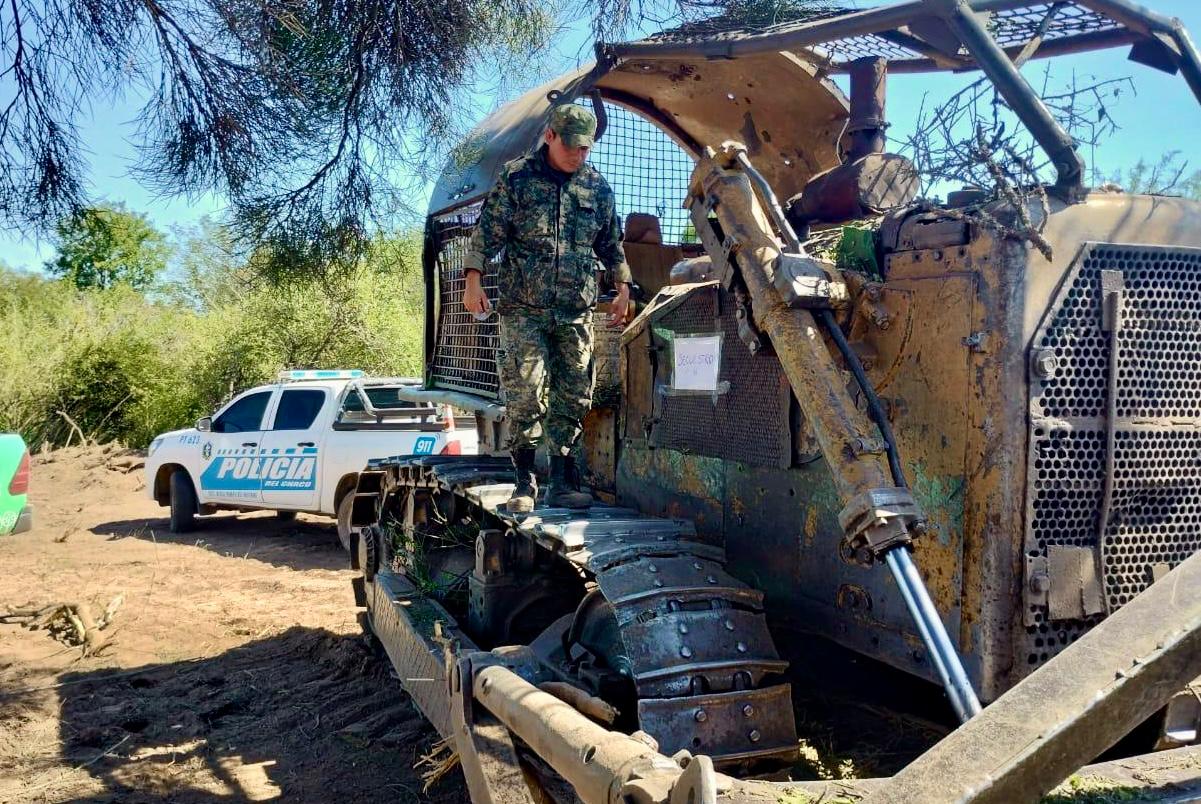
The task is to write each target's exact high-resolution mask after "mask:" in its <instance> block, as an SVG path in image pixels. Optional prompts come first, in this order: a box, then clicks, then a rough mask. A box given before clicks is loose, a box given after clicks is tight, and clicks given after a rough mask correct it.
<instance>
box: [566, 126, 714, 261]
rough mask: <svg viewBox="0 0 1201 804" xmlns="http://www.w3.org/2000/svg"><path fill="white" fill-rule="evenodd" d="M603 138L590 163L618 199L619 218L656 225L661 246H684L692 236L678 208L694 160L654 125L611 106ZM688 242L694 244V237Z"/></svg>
mask: <svg viewBox="0 0 1201 804" xmlns="http://www.w3.org/2000/svg"><path fill="white" fill-rule="evenodd" d="M605 115H606V116H607V117H608V119H609V124H608V127H607V128H606V129H605V133H604V136H603V137H601V138H600V140H599V141H598V142H597V143H596V147H595V148H593V149H592V155H591V156H589V157H588V161H589V162H590V163H591V164H592V165H593V166H594V167H596V169H597V170H599V171H600V172H601V175H603V176H604V177H605V179H606V180H608V182H609V186H610V187H612V188H613V193H614V195H615V196H616V197H617V214H618V216H619V218H620V219H621V222H622V225H623V226H624V225H625V219H626V216H627V215H629V214H630V213H631V212H646V213H649V214H651V215H654V216H655V217H657V218H658V219H659V227H660V229H661V230H662V232H663V242H664V243H666V244H670V245H674V244H678V243H682V242H685V239H684V238H685V235H686V233H687V232H691V228H690V226H689V220H688V211H687V210H686V209H684V208H683V207H682V206H681V205H682V204H683V202H684V196H685V195H686V193H687V190H688V178H689V176H691V175H692V167H693V162H692V157H691V156H689V155H688V153H687V152H686V151H684V150H683V149H682V148H680V146H678V145H676V143H675V141H674V140H672V139H671V137H668V136H667V135H666V134H664V133H663V132H662V131H661V130H660V129H658V128H656V127H655V125H654V124H652V123H649V122H647V121H646V120H645V119H644V118H642V117H639V116H638V115H636V114H634V113H633V112H631V111H629V110H627V109H624V108H622V107H620V106H617V105H615V104H612V103H606V104H605ZM689 242H696V237H695V235H693V236H692V237H691V239H690V241H689Z"/></svg>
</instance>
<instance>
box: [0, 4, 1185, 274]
mask: <svg viewBox="0 0 1201 804" xmlns="http://www.w3.org/2000/svg"><path fill="white" fill-rule="evenodd" d="M1145 4H1146V5H1147V6H1149V7H1150V8H1152V9H1154V10H1155V11H1158V12H1160V13H1162V14H1167V15H1169V16H1176V17H1179V18H1180V19H1181V20H1183V21H1184V23H1185V25H1186V26H1187V27H1188V28H1189V30H1190V31H1191V32H1192V34H1193V38H1194V41H1199V38H1201V4H1198V3H1195V2H1189V1H1188V0H1147V2H1146V3H1145ZM850 5H855V6H859V7H865V6H870V5H875V3H862V2H860V3H851V4H850ZM567 33H568V35H567V37H565V39H564V42H563V44H562V45H561V47H560V48H559V54H558V55H557V56H556V57H552V58H549V59H548V60H547V63H546V64H545V65H544V69H543V70H542V71H541V72H540V73H538V74H531V75H529V76H528V80H527V81H525V82H524V83H525V86H522V85H520V84H517V85H511V86H510V87H509V90H510V91H512V92H518V91H521V90H523V89H525V88H526V87H527V86H535V85H537V84H540V83H542V82H544V81H546V80H548V79H550V78H552V77H554V75H556V74H558V73H560V72H563V71H564V70H566V69H568V68H570V67H572V66H574V64H575V63H576V61H577V58H578V56H579V55H580V54H581V53H582V54H583V57H584V58H585V59H587V58H590V51H589V49H588V48H587V47H586V46H585V47H582V46H583V45H585V43H586V40H587V30H586V26H585V25H584V24H583V23H581V22H577V23H576V24H575V26H574V27H573V28H571V29H569V30H568V32H567ZM1047 64H1051V65H1052V73H1051V81H1052V84H1053V85H1057V86H1063V85H1064V84H1065V83H1066V82H1067V81H1068V80H1070V78H1071V76H1072V72H1073V71H1075V73H1076V75H1077V76H1078V77H1079V79H1080V81H1081V82H1082V83H1091V81H1093V80H1105V79H1114V78H1121V77H1123V76H1130V77H1131V78H1133V79H1134V90H1133V91H1124V92H1123V94H1122V97H1120V98H1119V99H1117V100H1116V102H1115V103H1113V104H1112V107H1111V110H1110V111H1111V114H1112V116H1113V117H1114V118H1115V120H1116V121H1117V123H1118V125H1119V126H1120V130H1119V131H1118V132H1117V133H1115V134H1114V135H1112V136H1111V137H1110V138H1109V139H1108V140H1107V141H1106V142H1105V143H1104V144H1103V146H1102V147H1101V148H1100V149H1099V151H1098V154H1097V164H1098V166H1099V167H1100V169H1101V170H1102V172H1103V173H1105V174H1106V175H1108V174H1110V173H1113V172H1115V171H1117V170H1120V169H1122V168H1125V167H1128V166H1130V165H1133V164H1134V163H1135V162H1137V161H1138V159H1139V158H1140V157H1141V158H1145V159H1147V160H1149V161H1154V160H1156V159H1158V157H1159V156H1160V155H1161V154H1163V153H1164V152H1167V151H1174V150H1175V151H1180V152H1181V153H1182V154H1183V156H1184V157H1185V158H1186V159H1188V160H1189V162H1190V165H1192V166H1195V167H1198V168H1201V151H1199V150H1198V149H1197V148H1196V146H1195V144H1194V143H1195V142H1196V138H1197V133H1196V132H1198V131H1201V104H1198V102H1197V101H1196V99H1195V98H1194V97H1193V96H1192V93H1191V92H1190V91H1189V89H1188V87H1187V86H1186V84H1185V83H1184V80H1183V79H1182V78H1181V77H1180V76H1178V75H1177V76H1170V75H1167V74H1164V73H1160V72H1158V71H1156V70H1152V69H1150V68H1147V67H1143V66H1141V65H1138V64H1134V63H1132V62H1129V61H1126V58H1125V49H1115V50H1108V51H1102V52H1100V53H1093V54H1085V55H1081V56H1071V57H1065V58H1061V59H1057V60H1054V61H1050V62H1046V61H1036V62H1032V63H1031V64H1030V65H1028V67H1027V68H1026V73H1027V75H1028V76H1029V77H1030V78H1031V80H1032V81H1036V82H1041V80H1042V75H1043V70H1044V68H1045V65H1047ZM977 76H978V73H976V74H971V75H968V76H955V75H943V74H937V75H923V76H904V75H897V76H892V77H890V79H889V97H888V113H889V118H890V119H891V121H892V129H891V133H892V134H893V135H894V137H895V136H900V135H902V134H903V132H905V131H906V130H908V129H909V128H910V126H911V125H912V123H913V120H914V118H915V116H916V114H917V110H918V108H919V107H920V105H921V103H922V99H923V96H924V95H926V94H927V93H928V95H929V98H930V100H931V101H936V100H938V99H939V98H940V97H945V96H946V95H947V94H949V93H951V92H953V91H955V90H956V89H958V88H960V87H962V86H964V85H965V84H967V83H969V82H970V81H971V80H973V79H974V78H975V77H977ZM476 100H477V102H478V105H479V106H480V107H481V108H482V109H487V108H490V107H494V106H495V105H497V104H499V103H501V102H503V101H504V100H505V98H501V97H496V96H494V95H491V94H488V93H477V94H476ZM140 105H141V103H140V99H139V98H136V97H126V98H124V99H122V100H120V101H118V102H116V103H113V104H108V105H105V106H103V107H100V108H94V109H92V110H91V112H92V114H91V117H90V118H89V119H86V120H84V121H82V132H81V133H82V141H83V142H84V143H85V144H86V145H87V147H88V151H89V155H90V162H91V175H90V180H91V192H92V194H93V197H94V198H96V199H107V200H110V201H122V202H124V203H125V204H126V206H127V207H128V208H129V209H131V210H133V211H137V212H142V213H144V214H146V215H147V216H148V217H149V218H150V220H151V222H152V223H153V224H154V225H155V226H157V227H158V228H160V229H163V230H170V229H171V228H173V227H176V226H190V225H193V224H195V223H196V222H197V221H198V220H199V219H200V218H201V217H203V216H205V215H209V216H214V217H217V216H219V215H220V213H221V210H222V206H223V202H222V200H221V199H219V198H216V197H213V196H211V195H205V196H200V197H197V198H164V197H160V196H159V195H157V193H156V192H155V191H154V189H153V188H149V187H146V186H144V185H142V184H140V183H139V182H138V181H137V180H136V179H135V178H134V177H133V176H132V167H133V163H134V160H135V158H136V153H135V151H134V148H133V146H132V144H131V140H132V139H133V137H134V135H135V131H136V119H137V114H138V110H139V108H140ZM1085 156H1086V157H1087V154H1086V155H1085ZM51 252H52V249H50V248H49V247H48V246H47V244H46V243H45V242H39V241H38V240H37V239H36V238H34V237H28V236H24V235H22V234H21V233H19V232H0V263H3V264H6V265H9V266H12V267H16V268H25V269H30V270H37V269H40V267H41V265H42V263H43V262H44V261H45V260H46V259H47V258H48V257H49V256H50V254H51Z"/></svg>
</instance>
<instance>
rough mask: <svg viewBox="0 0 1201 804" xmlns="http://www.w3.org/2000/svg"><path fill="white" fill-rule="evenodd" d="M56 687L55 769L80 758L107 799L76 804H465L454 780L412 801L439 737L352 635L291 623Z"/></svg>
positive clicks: (71, 677)
mask: <svg viewBox="0 0 1201 804" xmlns="http://www.w3.org/2000/svg"><path fill="white" fill-rule="evenodd" d="M61 681H63V682H65V683H64V684H63V686H62V687H61V690H60V695H61V707H62V712H61V721H60V722H61V737H62V744H63V751H64V763H65V764H70V765H73V766H78V765H83V764H85V763H89V762H90V763H91V764H89V765H87V770H88V772H89V773H91V774H92V776H93V777H94V778H96V779H98V780H100V781H101V782H103V784H104V790H105V791H104V793H102V794H99V795H91V796H88V797H86V798H82V799H74V800H82V801H93V802H123V803H124V802H141V801H171V802H180V804H190V802H202V801H203V802H209V801H214V800H222V801H262V800H271V799H276V800H281V801H289V802H292V801H296V802H328V801H335V800H336V801H390V802H406V801H434V802H451V801H464V800H466V793H465V788H464V786H463V784H462V781H461V777H460V776H459V774H458V773H457V772H455V773H451V774H449V775H448V776H447V777H446V778H445V779H443V780H442V781H441V782H439V784H438V785H437V786H436V787H435V788H434V789H433V790H431V791H430V793H429V794H428V795H426V794H423V793H422V792H421V786H422V783H421V780H420V778H419V777H418V774H417V772H416V771H414V770H413V765H414V763H415V761H416V760H417V759H418V757H419V756H420V755H421V754H422V753H424V752H425V751H427V750H428V749H429V748H430V746H431V745H432V744H433V743H434V742H435V741H436V740H437V734H436V732H434V730H433V728H432V727H430V726H429V725H428V723H427V722H426V721H425V720H424V719H423V718H422V717H421V715H420V713H419V712H418V711H417V710H416V709H415V708H414V706H413V705H412V703H411V701H410V699H409V697H408V696H407V695H406V694H405V693H404V692H403V691H402V690H401V688H400V686H399V683H398V682H397V681H396V680H395V679H394V678H393V677H392V676H391V674H390V671H389V668H388V666H387V664H386V662H384V661H382V660H380V659H379V658H377V657H376V656H375V655H374V654H372V653H371V652H370V651H369V649H368V648H367V647H366V645H365V644H364V641H363V639H362V638H361V637H357V636H344V635H335V634H332V633H330V632H328V631H324V630H317V629H309V628H299V627H297V628H292V629H290V630H288V631H286V632H284V633H282V634H280V635H278V636H275V637H272V638H269V639H263V640H260V641H256V642H251V643H249V644H247V645H244V646H242V647H239V648H236V649H234V650H230V651H228V652H226V653H223V654H221V655H219V656H215V657H213V658H210V659H204V660H198V661H191V662H180V663H175V664H162V665H155V666H151V667H147V668H144V669H141V670H138V671H135V672H133V673H128V672H126V673H121V672H120V671H118V672H116V673H114V671H112V670H105V671H96V672H92V673H74V674H66V675H64V676H62V678H61ZM114 746H115V747H114ZM97 757H99V759H97Z"/></svg>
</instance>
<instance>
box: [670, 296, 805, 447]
mask: <svg viewBox="0 0 1201 804" xmlns="http://www.w3.org/2000/svg"><path fill="white" fill-rule="evenodd" d="M734 309H735V308H734V300H733V297H732V296H730V294H729V293H727V292H726V291H724V290H720V289H718V288H717V287H715V286H714V287H708V288H703V289H699V290H694V291H692V292H691V293H690V294H689V297H688V298H687V299H685V300H684V301H682V302H681V303H680V305H679V306H678V307H676V308H674V309H672V310H671V311H670V312H668V313H667V314H666V315H664V316H663V318H662V319H660V320H659V321H657V322H655V327H656V329H664V330H670V331H671V332H672V333H674V334H677V335H685V334H708V333H714V332H720V333H722V348H721V371H720V374H719V380H720V381H725V382H728V383H729V390H728V391H727V392H726V393H722V394H718V395H716V396H693V395H689V396H660V397H659V399H658V402H659V405H660V407H659V411H658V416H657V417H656V418H657V421H656V423H655V426H654V428H653V429H652V431H651V443H652V445H653V446H656V447H667V448H670V449H675V450H680V451H681V452H690V453H695V454H697V455H709V456H712V457H716V458H725V459H727V460H732V461H739V462H741V463H747V464H755V465H760V466H779V467H786V466H788V465H789V463H790V462H791V459H792V441H791V430H790V428H789V420H788V413H789V402H790V396H791V390H790V389H789V386H788V381H787V379H786V378H785V376H784V371H783V369H782V368H781V367H780V361H779V360H778V359H777V358H776V356H775V355H774V354H771V353H768V352H760V353H759V354H758V355H751V353H750V351H749V350H748V349H747V348H746V345H745V344H744V343H743V342H742V341H741V340H739V339H738V323H737V319H736V318H735V316H734ZM665 354H666V353H665ZM664 362H665V361H664ZM670 373H671V367H670V365H663V364H662V363H661V364H660V366H659V370H658V376H657V378H656V382H655V384H656V388H657V389H658V388H659V386H661V385H662V384H663V383H665V382H666V381H667V380H668V379H669V377H670Z"/></svg>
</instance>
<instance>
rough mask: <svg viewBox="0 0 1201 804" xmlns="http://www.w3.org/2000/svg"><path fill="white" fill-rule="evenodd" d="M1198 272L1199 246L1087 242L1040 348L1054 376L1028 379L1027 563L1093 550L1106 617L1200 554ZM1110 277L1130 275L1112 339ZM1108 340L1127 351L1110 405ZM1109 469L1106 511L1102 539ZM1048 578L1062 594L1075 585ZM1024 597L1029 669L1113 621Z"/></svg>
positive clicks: (1041, 335)
mask: <svg viewBox="0 0 1201 804" xmlns="http://www.w3.org/2000/svg"><path fill="white" fill-rule="evenodd" d="M1199 269H1201V250H1198V249H1191V248H1179V247H1161V246H1139V245H1114V244H1096V243H1093V244H1087V245H1086V246H1085V247H1084V249H1083V250H1082V252H1081V254H1080V256H1079V257H1078V258H1077V260H1076V262H1075V264H1074V265H1073V267H1072V269H1071V271H1070V272H1069V274H1068V277H1067V279H1066V280H1065V281H1064V284H1063V286H1062V287H1061V289H1060V291H1059V294H1058V296H1057V298H1056V299H1055V301H1054V303H1053V305H1052V307H1051V309H1050V311H1049V312H1048V314H1047V317H1046V319H1045V320H1044V322H1043V325H1042V327H1041V328H1040V330H1039V332H1038V333H1037V334H1036V337H1035V340H1034V355H1033V358H1034V359H1033V361H1032V364H1033V363H1035V362H1036V361H1037V360H1038V357H1039V356H1043V357H1044V358H1045V357H1046V356H1049V355H1053V356H1054V360H1053V361H1052V363H1051V365H1052V367H1053V368H1052V370H1051V371H1049V372H1048V371H1047V370H1046V368H1045V366H1044V368H1043V371H1044V373H1049V374H1050V376H1049V377H1047V378H1046V379H1040V378H1039V377H1038V376H1037V374H1038V369H1037V368H1034V369H1032V371H1033V373H1034V376H1032V378H1031V384H1030V388H1031V417H1030V460H1029V464H1028V472H1029V479H1028V492H1027V530H1026V543H1025V548H1026V556H1027V561H1028V566H1031V564H1030V563H1029V562H1030V560H1031V559H1033V560H1035V561H1037V560H1039V559H1046V558H1047V556H1048V553H1049V550H1050V549H1051V548H1056V547H1076V548H1086V549H1088V550H1091V551H1093V553H1094V555H1095V562H1096V564H1095V566H1096V568H1097V572H1098V573H1099V576H1100V582H1101V589H1102V593H1103V603H1104V607H1105V610H1107V611H1110V612H1112V611H1114V610H1115V609H1117V608H1118V607H1120V606H1122V605H1124V604H1125V603H1128V602H1129V601H1130V600H1131V599H1132V598H1133V597H1134V596H1135V595H1137V594H1138V593H1139V592H1141V591H1143V590H1144V589H1146V588H1147V587H1148V586H1149V585H1150V584H1151V583H1152V582H1153V581H1154V580H1155V578H1157V577H1159V576H1160V575H1161V574H1162V573H1163V572H1166V571H1167V570H1168V569H1170V568H1171V567H1174V566H1176V565H1177V564H1178V563H1180V562H1181V561H1183V560H1184V559H1185V558H1187V557H1188V556H1189V555H1191V554H1192V553H1193V552H1194V551H1196V550H1197V549H1199V548H1201V495H1199V493H1198V492H1199V491H1201V429H1199V425H1201V270H1199ZM1102 271H1117V272H1120V273H1121V281H1122V290H1121V299H1122V308H1123V309H1122V312H1121V314H1120V317H1119V319H1118V321H1117V323H1118V326H1117V335H1116V336H1111V334H1110V331H1109V328H1108V327H1106V326H1105V325H1104V324H1103V292H1102V275H1101V272H1102ZM1115 337H1116V340H1114V338H1115ZM1111 340H1113V342H1115V343H1116V345H1117V349H1118V360H1117V364H1116V371H1117V377H1116V385H1115V388H1116V393H1115V394H1114V395H1113V399H1112V400H1111V399H1110V398H1109V397H1110V393H1109V375H1110V344H1111ZM1111 409H1112V411H1113V419H1112V421H1110V410H1111ZM1111 427H1112V431H1113V439H1114V450H1113V455H1112V457H1111V456H1109V455H1108V454H1107V453H1108V444H1109V428H1111ZM1110 466H1112V480H1111V502H1110V508H1109V511H1110V514H1109V517H1108V522H1107V526H1106V527H1105V530H1104V535H1103V538H1101V539H1098V532H1099V530H1100V517H1101V509H1102V507H1103V504H1104V497H1105V488H1106V476H1107V474H1109V472H1110ZM1027 580H1028V581H1030V580H1031V579H1030V578H1028V579H1027ZM1049 582H1050V585H1051V587H1052V589H1054V588H1055V585H1056V584H1057V583H1060V584H1063V583H1068V582H1070V579H1065V578H1056V577H1054V576H1051V577H1050V578H1049ZM1028 586H1029V584H1028ZM1026 594H1027V606H1028V614H1027V640H1028V642H1027V648H1028V655H1027V663H1028V664H1030V665H1035V664H1039V663H1041V662H1042V661H1045V660H1046V659H1047V658H1049V657H1050V656H1052V655H1054V654H1055V653H1058V652H1059V651H1060V650H1062V649H1063V648H1064V647H1066V645H1067V644H1069V643H1070V642H1072V641H1073V640H1075V639H1076V638H1077V637H1078V636H1080V634H1082V633H1084V631H1086V630H1088V628H1089V627H1091V626H1092V625H1094V624H1096V622H1098V621H1099V620H1100V619H1101V617H1103V616H1104V612H1097V613H1093V612H1088V613H1087V615H1086V616H1078V617H1074V618H1070V619H1056V620H1052V618H1051V611H1050V610H1049V608H1048V607H1047V606H1046V605H1045V604H1044V603H1041V602H1037V594H1036V593H1033V592H1032V591H1031V589H1029V588H1028V589H1027V592H1026ZM1032 596H1033V597H1035V598H1036V600H1035V601H1032V600H1031V598H1032Z"/></svg>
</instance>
